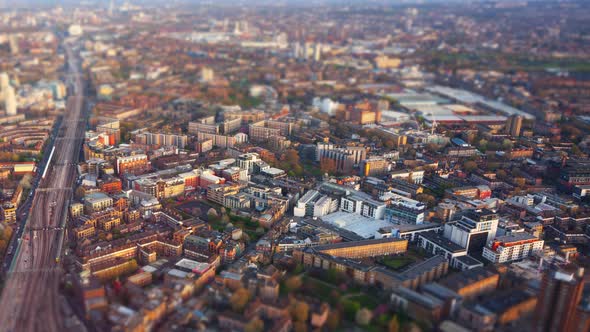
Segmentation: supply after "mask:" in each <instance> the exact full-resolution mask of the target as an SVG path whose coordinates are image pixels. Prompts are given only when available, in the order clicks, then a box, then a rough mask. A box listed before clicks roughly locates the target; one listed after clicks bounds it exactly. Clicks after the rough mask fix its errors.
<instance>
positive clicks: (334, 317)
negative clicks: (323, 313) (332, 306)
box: [326, 310, 340, 331]
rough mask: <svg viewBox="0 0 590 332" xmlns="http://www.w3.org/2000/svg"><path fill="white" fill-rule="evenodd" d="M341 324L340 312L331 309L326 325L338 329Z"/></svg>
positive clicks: (329, 328) (334, 329)
mask: <svg viewBox="0 0 590 332" xmlns="http://www.w3.org/2000/svg"><path fill="white" fill-rule="evenodd" d="M339 325H340V312H338V311H336V310H331V311H330V314H329V315H328V320H327V321H326V326H327V327H328V330H330V331H336V329H338V326H339Z"/></svg>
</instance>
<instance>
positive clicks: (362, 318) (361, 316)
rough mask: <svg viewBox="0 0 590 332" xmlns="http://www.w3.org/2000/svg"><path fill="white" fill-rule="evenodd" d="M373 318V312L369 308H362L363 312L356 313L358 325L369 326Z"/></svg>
mask: <svg viewBox="0 0 590 332" xmlns="http://www.w3.org/2000/svg"><path fill="white" fill-rule="evenodd" d="M372 318H373V313H372V312H371V310H369V309H367V308H362V309H361V310H359V311H357V312H356V315H355V321H356V323H357V324H358V325H361V326H367V325H369V323H371V319H372Z"/></svg>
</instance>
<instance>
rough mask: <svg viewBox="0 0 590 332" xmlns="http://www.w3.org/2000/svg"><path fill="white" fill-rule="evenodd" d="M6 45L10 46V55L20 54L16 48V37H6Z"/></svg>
mask: <svg viewBox="0 0 590 332" xmlns="http://www.w3.org/2000/svg"><path fill="white" fill-rule="evenodd" d="M8 43H9V45H10V53H12V54H18V53H19V52H20V51H19V47H18V37H17V36H16V35H14V34H12V35H10V37H8Z"/></svg>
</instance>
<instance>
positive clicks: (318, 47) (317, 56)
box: [313, 43, 322, 62]
mask: <svg viewBox="0 0 590 332" xmlns="http://www.w3.org/2000/svg"><path fill="white" fill-rule="evenodd" d="M321 59H322V44H320V43H316V44H315V46H314V48H313V61H315V62H319V61H320V60H321Z"/></svg>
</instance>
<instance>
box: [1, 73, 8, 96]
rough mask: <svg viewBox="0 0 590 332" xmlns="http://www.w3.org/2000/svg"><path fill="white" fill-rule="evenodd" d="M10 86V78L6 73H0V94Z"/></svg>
mask: <svg viewBox="0 0 590 332" xmlns="http://www.w3.org/2000/svg"><path fill="white" fill-rule="evenodd" d="M9 85H10V77H9V76H8V74H7V73H6V72H2V73H0V92H2V93H4V91H6V89H7V88H8V86H9Z"/></svg>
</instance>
